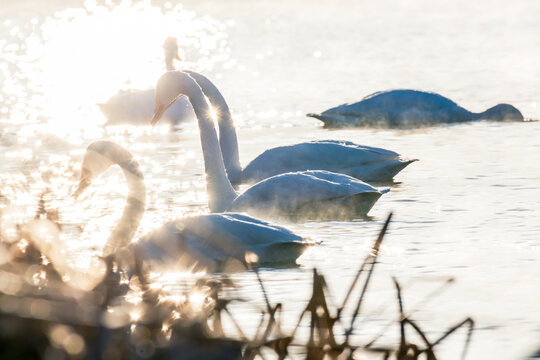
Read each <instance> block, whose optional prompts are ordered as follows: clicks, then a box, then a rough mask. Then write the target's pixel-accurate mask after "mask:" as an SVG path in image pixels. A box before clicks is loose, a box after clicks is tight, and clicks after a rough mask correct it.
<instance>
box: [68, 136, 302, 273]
mask: <svg viewBox="0 0 540 360" xmlns="http://www.w3.org/2000/svg"><path fill="white" fill-rule="evenodd" d="M114 164H117V165H119V166H120V167H121V169H122V170H123V172H124V174H125V176H126V180H127V186H128V189H129V192H128V196H127V203H126V206H125V208H124V212H123V214H122V218H121V219H120V220H119V221H118V223H117V224H116V227H115V228H114V230H113V231H112V233H111V235H110V237H109V239H108V240H107V244H106V248H105V251H104V253H105V255H108V254H111V253H112V252H116V251H117V250H118V249H120V248H122V247H126V246H128V245H129V244H130V243H131V239H132V238H133V236H134V235H135V232H136V230H137V228H138V226H139V223H140V221H141V219H142V216H143V213H144V207H145V199H146V189H145V185H144V179H143V174H142V173H141V171H140V169H139V164H138V162H137V161H136V160H135V158H134V157H133V156H132V155H131V153H129V152H128V151H127V150H126V149H124V148H123V147H121V146H120V145H117V144H115V143H113V142H109V141H96V142H94V143H92V144H90V145H89V146H88V148H87V150H86V153H85V155H84V160H83V164H82V171H81V179H80V182H79V186H78V188H77V190H76V191H75V193H74V196H76V197H77V196H79V195H80V194H81V193H82V192H83V191H84V190H85V189H86V188H87V187H88V186H89V185H90V184H91V182H92V179H94V178H95V177H96V176H98V175H99V174H101V173H102V172H104V171H105V170H107V168H108V167H110V166H111V165H114ZM307 246H309V244H308V243H307V242H306V241H304V240H303V239H302V238H301V237H300V236H298V235H296V234H294V233H292V232H291V231H289V230H287V229H285V228H283V227H280V226H276V225H273V224H270V223H268V222H264V221H261V220H258V219H255V218H252V217H250V216H247V215H242V214H234V213H225V214H211V215H198V216H191V217H186V218H183V219H179V220H174V221H171V222H169V223H167V224H165V225H163V226H162V227H161V228H159V229H157V230H155V231H153V232H151V233H150V234H148V235H146V236H144V237H143V238H142V239H141V240H139V241H138V242H137V243H136V245H135V249H136V251H137V254H138V255H142V257H143V260H151V259H153V260H156V259H157V260H162V259H164V258H167V259H172V260H173V261H178V262H179V263H180V264H182V266H185V267H187V268H190V269H191V268H197V269H201V268H204V269H206V270H210V271H213V270H217V269H219V268H220V265H222V264H225V263H226V262H227V261H228V260H229V259H231V258H234V259H237V260H238V261H240V262H242V263H245V256H246V253H254V254H255V255H257V258H258V262H259V263H260V264H294V262H295V260H296V258H298V257H299V256H300V255H301V254H302V252H303V251H304V250H305V249H306V248H307Z"/></svg>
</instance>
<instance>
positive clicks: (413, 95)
mask: <svg viewBox="0 0 540 360" xmlns="http://www.w3.org/2000/svg"><path fill="white" fill-rule="evenodd" d="M307 116H311V117H314V118H316V119H319V120H321V121H322V122H323V123H324V127H325V128H338V127H404V128H410V127H417V126H427V125H432V124H441V123H459V122H466V121H473V120H493V121H524V119H523V115H522V114H521V113H520V112H519V110H518V109H516V108H515V107H513V106H512V105H508V104H499V105H496V106H494V107H492V108H490V109H488V110H486V111H484V112H482V113H473V112H470V111H469V110H466V109H464V108H462V107H461V106H459V105H458V104H456V103H455V102H453V101H452V100H450V99H448V98H445V97H444V96H441V95H439V94H435V93H430V92H424V91H417V90H389V91H381V92H377V93H374V94H371V95H369V96H367V97H365V98H364V99H363V100H361V101H359V102H357V103H354V104H343V105H340V106H337V107H334V108H331V109H328V110H326V111H323V112H322V113H320V114H307Z"/></svg>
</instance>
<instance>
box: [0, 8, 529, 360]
mask: <svg viewBox="0 0 540 360" xmlns="http://www.w3.org/2000/svg"><path fill="white" fill-rule="evenodd" d="M27 1H28V3H30V4H33V3H34V2H33V1H30V0H27ZM14 3H15V2H14ZM35 3H37V2H35ZM345 3H346V6H345V5H344V6H343V7H342V8H338V7H336V5H335V4H333V3H331V2H316V3H313V4H311V3H310V5H309V9H310V10H309V11H310V12H309V17H307V16H306V15H305V13H304V10H306V9H307V8H308V6H307V5H306V3H305V2H304V1H298V2H292V3H290V4H287V5H286V4H285V3H280V4H279V5H276V4H275V2H266V1H256V2H253V3H252V4H250V6H247V5H246V4H245V2H242V1H229V2H226V3H225V2H216V1H209V2H193V4H191V6H190V5H185V6H186V8H189V9H196V10H197V11H198V13H194V12H193V11H191V10H187V9H186V8H184V7H182V6H181V5H172V4H169V5H166V4H165V5H164V6H163V7H159V6H157V5H153V3H151V2H149V1H133V2H130V1H123V2H120V3H113V2H111V1H99V2H95V1H86V2H84V4H83V5H81V6H79V7H78V8H77V9H58V10H57V11H56V12H53V13H45V14H42V13H40V12H36V13H33V12H18V11H15V10H13V12H12V13H10V12H9V10H8V16H7V17H6V20H4V21H3V22H1V23H0V34H1V35H2V36H0V49H1V52H0V170H1V171H0V195H1V197H0V206H1V207H2V210H3V214H2V216H3V228H2V232H3V233H4V234H6V233H9V232H13V231H14V226H15V224H16V223H20V222H24V221H28V220H29V219H31V218H32V217H33V216H34V214H35V211H36V204H37V200H38V199H39V197H40V195H41V194H42V193H44V192H45V191H47V190H48V191H49V193H50V194H51V195H50V196H51V200H50V202H49V205H50V206H51V207H54V208H58V209H59V210H60V220H61V222H62V224H63V225H64V227H63V229H62V232H61V234H60V237H61V239H62V244H64V245H63V246H64V247H65V248H66V249H65V250H66V252H67V253H69V254H70V256H71V259H70V260H71V261H70V262H71V265H73V266H80V267H90V266H92V261H91V259H92V258H94V259H95V256H97V255H99V254H100V252H101V247H102V246H103V244H104V242H105V241H106V239H107V236H108V235H109V231H110V229H111V227H112V226H113V225H114V223H115V221H116V220H117V219H118V218H119V217H120V215H121V212H122V208H123V206H124V201H125V195H126V191H127V189H126V187H125V181H124V178H123V174H122V172H121V171H120V170H119V169H118V168H112V169H110V170H109V171H108V172H106V173H105V174H103V175H102V176H100V177H99V178H98V179H96V180H95V182H94V183H93V185H92V186H91V187H90V188H89V189H87V190H86V192H85V193H84V194H83V196H82V197H81V198H80V200H79V201H75V200H74V199H73V198H72V197H71V194H72V192H73V191H74V189H75V186H76V184H77V182H78V176H79V173H80V166H81V164H80V162H81V159H82V155H83V153H84V150H85V148H86V146H87V145H88V144H89V143H90V142H91V141H94V140H98V139H109V140H112V141H115V142H118V143H119V144H121V145H123V146H125V147H126V148H128V149H129V150H130V151H132V152H133V153H134V155H135V157H136V158H137V159H138V160H139V162H140V163H141V169H142V171H143V173H144V176H145V182H146V186H147V192H148V194H147V207H146V213H145V215H144V218H143V221H142V224H141V226H140V229H139V231H138V233H137V235H136V237H135V238H137V237H139V236H140V235H142V234H144V233H146V232H148V231H149V230H151V229H154V228H156V227H158V226H160V225H161V224H163V223H164V222H165V221H167V220H170V219H175V218H179V217H182V216H185V215H186V214H196V213H205V212H206V211H207V207H206V202H207V197H206V189H205V184H204V167H203V163H202V156H201V151H200V142H199V138H198V129H197V125H196V124H195V123H188V124H182V125H181V126H179V128H178V129H176V131H173V132H171V131H170V129H169V128H168V127H167V126H161V127H156V128H150V127H149V126H140V127H136V126H116V127H106V128H104V127H102V126H101V124H103V122H104V121H105V119H104V117H103V115H102V114H101V112H100V111H99V109H98V107H97V106H96V103H98V102H102V101H105V100H106V99H107V98H108V97H110V96H112V95H114V94H115V93H116V92H117V91H118V90H119V89H127V88H129V89H146V88H151V87H153V86H154V83H155V80H156V79H157V77H158V76H159V75H160V74H161V73H162V71H163V70H164V68H163V59H162V49H161V44H162V43H163V40H164V38H165V37H166V36H169V35H175V36H177V37H178V39H179V44H180V48H181V49H182V50H183V52H184V54H182V55H183V56H182V57H183V58H185V59H186V60H185V61H184V62H183V63H182V65H181V66H184V67H186V68H191V69H194V70H199V71H201V72H204V73H205V74H206V73H208V75H209V76H210V77H211V78H212V79H214V78H215V79H216V83H217V85H218V86H219V88H220V89H222V90H223V92H224V95H225V97H226V99H227V100H228V101H230V106H231V109H232V111H233V113H234V115H235V123H236V124H237V125H238V127H239V128H240V129H239V141H240V155H241V160H242V163H243V164H247V162H248V160H250V159H253V158H254V157H255V156H256V155H258V154H260V153H261V152H262V151H264V150H265V149H268V148H270V147H273V146H279V145H285V144H291V143H296V142H300V141H305V140H311V139H317V138H319V139H323V138H334V139H345V140H351V141H355V142H358V143H361V144H365V145H372V146H379V147H384V148H388V149H392V150H395V151H397V152H399V153H402V154H403V155H405V156H407V157H412V158H419V159H420V161H419V162H418V163H414V164H412V165H411V166H410V168H407V169H405V170H404V171H403V172H402V173H400V174H399V175H398V177H397V179H396V180H397V181H398V182H400V183H399V184H397V185H396V186H393V187H392V190H391V192H390V193H388V194H386V195H384V196H383V197H382V198H381V199H380V200H379V202H378V203H377V204H376V205H375V207H374V208H373V211H372V212H371V214H370V215H372V217H373V218H372V220H371V221H355V222H347V223H346V222H307V223H303V224H286V226H287V227H289V228H291V229H292V230H294V231H296V232H298V233H299V234H302V235H304V236H308V237H311V238H313V239H315V240H319V241H322V243H321V244H320V245H319V246H316V247H314V248H312V249H311V250H310V251H309V252H308V253H307V254H306V255H305V256H304V257H303V258H302V259H301V265H302V266H301V267H300V268H298V269H287V270H264V271H262V273H261V276H262V277H263V279H264V281H265V283H266V284H267V288H268V292H269V294H270V299H271V301H274V302H278V301H280V302H283V303H285V304H286V307H285V311H286V313H285V314H284V318H285V319H287V321H286V324H285V325H286V326H289V327H290V326H293V325H294V320H296V316H297V315H298V314H299V311H300V310H301V309H302V308H303V307H304V306H305V305H306V304H305V303H304V301H305V300H306V299H307V294H308V293H309V291H310V277H311V273H310V271H309V269H310V268H312V267H318V268H320V269H321V272H322V273H324V274H325V275H326V276H327V279H328V280H329V281H328V283H329V288H330V290H331V293H332V294H334V295H333V297H332V300H333V301H334V300H335V303H339V302H340V301H341V300H342V296H343V295H344V289H345V288H346V286H347V285H348V284H349V282H350V280H351V279H352V277H353V276H354V272H355V271H356V269H357V267H358V265H359V264H358V262H359V261H360V259H363V257H364V255H365V254H366V252H367V251H368V250H369V246H370V245H371V242H372V241H373V240H374V239H375V237H376V234H377V232H378V230H379V228H380V225H381V221H382V220H381V219H383V218H384V217H385V216H386V214H387V213H388V212H389V211H391V210H393V211H395V217H394V219H395V221H394V223H393V224H392V225H391V228H390V233H389V236H388V242H386V243H385V244H384V246H383V247H382V251H381V258H380V261H381V263H380V266H379V268H378V270H377V273H376V275H375V281H374V282H373V287H372V290H370V294H373V295H372V296H371V297H369V296H368V303H367V304H366V309H367V310H366V314H367V315H366V316H365V319H363V320H364V321H365V323H366V324H367V326H366V325H364V326H363V327H362V329H361V331H360V335H366V336H367V335H369V334H370V331H371V330H370V328H372V327H373V328H376V329H380V328H381V327H382V326H383V325H384V324H385V323H386V322H388V321H389V320H395V317H396V313H395V303H394V296H395V295H394V293H393V288H392V284H391V283H390V280H389V279H390V276H391V275H396V274H399V276H400V277H401V278H403V279H404V282H407V281H409V283H410V287H407V292H406V297H407V304H411V306H412V304H415V303H418V302H420V301H421V300H422V298H423V297H424V296H425V295H426V294H428V293H429V292H430V291H431V289H432V288H433V287H434V286H435V285H434V283H437V282H438V281H444V279H445V278H446V277H448V276H456V278H457V279H458V281H457V283H456V284H455V285H454V286H453V287H452V288H450V289H449V290H448V291H447V292H445V293H444V294H443V296H440V297H437V298H435V299H434V301H433V302H432V303H431V304H430V306H426V307H425V308H423V309H421V311H419V313H418V317H419V318H420V320H421V321H422V324H423V325H425V326H427V327H428V330H429V334H430V335H434V334H438V332H440V331H441V330H442V329H444V328H445V327H446V326H448V325H449V324H451V323H454V322H456V321H457V320H459V318H460V317H461V316H465V315H473V316H475V317H476V318H477V319H478V320H479V324H480V325H481V329H482V330H481V331H479V332H478V334H475V338H473V339H474V340H473V349H472V356H471V358H480V356H479V354H482V355H485V354H486V351H487V354H488V356H489V357H490V358H492V359H496V358H497V359H506V358H509V357H510V355H513V356H514V357H515V354H516V352H519V351H520V350H521V351H522V349H523V348H524V347H526V346H530V344H531V343H532V340H533V339H532V337H531V336H530V334H537V333H538V323H535V321H536V318H537V317H538V314H540V309H539V308H538V304H539V303H540V302H539V301H538V295H539V293H538V290H537V289H535V288H534V284H535V283H536V282H537V280H538V276H540V274H539V267H538V258H539V256H540V254H539V251H540V244H539V242H538V233H539V231H540V228H539V225H538V221H537V219H538V216H540V209H539V207H538V201H537V199H538V198H540V188H539V186H538V183H537V182H538V179H539V178H540V168H539V167H538V164H540V157H539V154H540V152H539V151H538V150H540V147H539V145H538V139H539V138H540V126H539V125H538V123H530V124H490V123H475V124H464V125H458V126H446V127H436V128H428V129H419V130H412V131H388V130H384V131H374V130H338V131H326V130H322V129H320V128H319V124H318V122H317V121H314V120H312V119H306V118H304V116H303V114H304V113H306V112H308V111H320V110H323V109H324V108H326V107H328V106H331V105H337V104H338V103H342V102H345V101H350V100H357V99H359V98H360V97H362V96H364V95H367V94H369V93H370V92H372V91H376V90H383V89H386V88H393V87H417V88H421V89H425V90H434V91H438V92H441V93H442V94H443V95H447V96H449V97H451V98H452V99H455V100H457V101H458V102H459V103H460V104H461V103H463V105H464V106H467V107H471V109H472V110H480V109H481V108H483V107H487V106H488V105H489V106H491V105H492V103H495V102H501V101H508V102H512V103H514V104H515V105H516V106H518V107H519V108H520V109H521V110H522V111H523V113H524V114H525V116H526V117H533V118H540V116H539V113H538V111H539V110H538V109H539V108H538V106H537V104H538V99H537V96H538V93H539V91H540V88H539V83H538V82H537V81H536V79H538V76H537V75H538V66H537V64H536V63H535V59H538V56H539V55H540V51H539V49H538V45H537V44H538V41H537V39H538V36H537V34H538V25H537V24H538V22H537V21H536V20H537V19H536V18H535V16H536V15H535V14H537V13H538V11H535V8H534V6H535V5H534V4H533V3H532V2H529V3H527V2H523V1H522V2H519V1H518V3H519V4H514V3H512V4H508V5H506V4H505V3H503V2H502V1H499V2H498V3H497V6H493V7H489V6H487V5H485V2H476V3H472V2H466V1H461V2H460V1H458V4H457V5H456V4H454V3H448V4H446V3H445V4H443V5H440V4H439V5H433V4H431V3H430V2H428V1H417V2H413V4H412V5H404V4H402V5H399V11H396V9H395V8H393V7H392V6H394V5H393V4H391V3H390V2H380V3H379V2H377V3H376V2H354V1H350V2H347V1H346V2H345ZM81 4H82V3H81ZM187 4H189V2H187ZM408 4H409V3H408ZM482 4H484V5H482ZM3 5H4V4H3ZM11 6H15V5H11ZM251 6H252V7H251ZM440 6H442V7H443V8H444V9H443V10H445V11H441V9H439V8H438V7H440ZM484 7H486V8H484ZM528 7H530V8H531V9H529V10H527V9H528ZM16 10H17V9H16ZM0 11H5V10H3V9H0ZM306 11H307V10H306ZM467 11H468V12H469V13H470V16H469V17H467V16H464V14H465V13H466V12H467ZM206 13H208V14H210V16H214V17H215V18H212V17H210V16H208V15H204V16H202V14H206ZM381 16H382V18H381ZM358 17H360V18H358ZM473 17H476V18H478V21H470V19H471V18H473ZM216 19H217V20H216ZM359 19H360V20H362V21H360V20H359ZM322 24H324V26H322ZM300 30H301V31H300ZM291 33H294V34H295V35H294V36H293V37H292V38H291V36H290V34H291ZM289 38H291V40H290V41H289V40H287V39H289ZM460 39H461V40H460ZM493 39H497V41H495V42H493V41H494V40H493ZM229 44H231V45H229ZM232 44H234V46H233V45H232ZM306 54H307V56H306ZM473 55H474V56H473ZM516 69H518V70H519V71H518V70H516ZM269 129H272V130H271V131H270V130H269ZM98 265H99V264H98ZM96 266H97V265H96ZM181 277H182V275H176V276H175V275H174V274H172V275H167V276H164V277H162V278H161V280H160V281H162V282H163V283H164V284H165V286H166V287H167V289H168V290H169V291H171V292H172V293H174V292H175V291H176V292H181V290H182V286H181V284H182V280H179V278H181ZM233 279H234V280H235V281H236V282H237V283H238V284H239V289H238V290H236V291H237V292H234V291H233V290H231V293H232V294H234V295H240V296H242V297H245V298H247V299H250V300H253V301H252V306H253V307H255V309H254V311H253V312H252V313H246V314H245V315H241V316H242V318H241V319H242V321H243V322H245V323H246V324H250V325H252V326H253V327H256V325H257V321H258V318H257V317H256V314H257V306H259V307H261V306H263V305H264V304H263V301H262V299H261V296H260V290H259V288H258V285H257V283H256V280H255V278H254V275H253V274H252V273H239V274H234V275H233ZM409 279H410V280H409ZM191 280H196V277H195V279H193V278H191V279H190V281H191ZM381 303H382V305H385V306H386V308H385V311H380V312H377V309H379V308H380V307H381V306H382V305H381ZM242 305H243V304H241V305H239V306H242ZM370 311H372V312H370ZM254 314H255V315H254ZM486 329H488V330H486ZM489 329H492V330H489ZM392 339H394V338H392V337H391V338H390V341H391V340H392ZM449 344H450V345H449V346H448V349H446V348H445V350H444V351H443V354H445V355H446V357H448V358H450V357H451V356H452V355H454V354H456V353H457V352H458V351H459V349H458V346H457V345H456V344H461V342H460V339H457V340H456V341H455V342H453V340H451V341H449ZM494 344H497V345H499V344H504V349H502V350H501V349H497V347H498V346H494ZM456 349H457V350H456ZM489 349H492V350H489ZM475 355H476V356H475Z"/></svg>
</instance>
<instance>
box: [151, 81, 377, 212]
mask: <svg viewBox="0 0 540 360" xmlns="http://www.w3.org/2000/svg"><path fill="white" fill-rule="evenodd" d="M156 89H157V94H156V111H155V115H154V118H153V119H152V122H151V123H152V125H154V124H155V123H156V122H157V121H158V120H159V119H160V117H161V115H162V114H163V112H164V111H165V110H167V108H168V107H169V106H170V105H171V104H172V103H174V101H175V100H176V98H178V97H179V96H181V95H186V96H187V97H188V99H189V101H190V102H191V105H192V106H193V109H194V110H195V114H196V115H197V119H198V122H199V129H200V136H201V145H202V150H203V156H204V164H205V171H206V178H207V190H208V204H209V208H210V211H212V212H222V211H246V212H248V213H251V214H257V215H262V216H276V217H287V218H309V219H319V218H320V219H329V218H351V217H359V216H364V215H366V214H367V212H368V211H369V210H370V209H371V207H372V206H373V205H374V204H375V202H376V201H377V200H378V198H379V197H380V196H381V195H382V194H383V193H384V192H386V191H387V190H386V191H379V190H378V189H376V188H374V187H372V186H371V185H368V184H366V183H364V182H362V181H360V180H358V179H355V178H353V177H351V176H348V175H343V174H338V173H332V172H328V171H322V170H318V171H302V172H292V173H285V174H281V175H276V176H273V177H270V178H268V179H265V180H263V181H261V182H258V183H257V184H255V185H253V186H252V187H250V188H249V189H247V190H246V191H245V192H243V193H242V194H240V195H238V194H237V193H236V192H235V190H234V189H233V187H232V185H231V183H230V181H229V179H228V178H227V174H226V171H225V165H224V162H223V157H222V155H221V148H220V144H219V142H218V137H217V134H216V129H215V127H214V123H213V121H212V118H211V112H210V106H209V104H208V103H207V101H206V97H205V95H204V93H203V91H202V90H201V88H200V87H199V85H198V84H197V82H196V81H195V80H194V79H193V78H191V76H189V75H188V74H187V73H184V72H180V71H169V72H166V73H165V74H163V75H162V76H161V77H160V79H159V80H158V83H157V86H156Z"/></svg>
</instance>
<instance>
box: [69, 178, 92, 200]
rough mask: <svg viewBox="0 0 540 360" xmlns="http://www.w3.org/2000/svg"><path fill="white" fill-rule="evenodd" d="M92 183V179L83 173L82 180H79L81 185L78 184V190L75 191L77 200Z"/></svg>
mask: <svg viewBox="0 0 540 360" xmlns="http://www.w3.org/2000/svg"><path fill="white" fill-rule="evenodd" d="M91 183H92V180H91V179H90V177H89V176H87V175H81V181H80V182H79V186H77V190H75V192H74V193H73V197H74V198H75V200H78V198H79V196H80V195H81V194H82V193H83V192H84V190H86V188H87V187H88V186H90V184H91Z"/></svg>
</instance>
